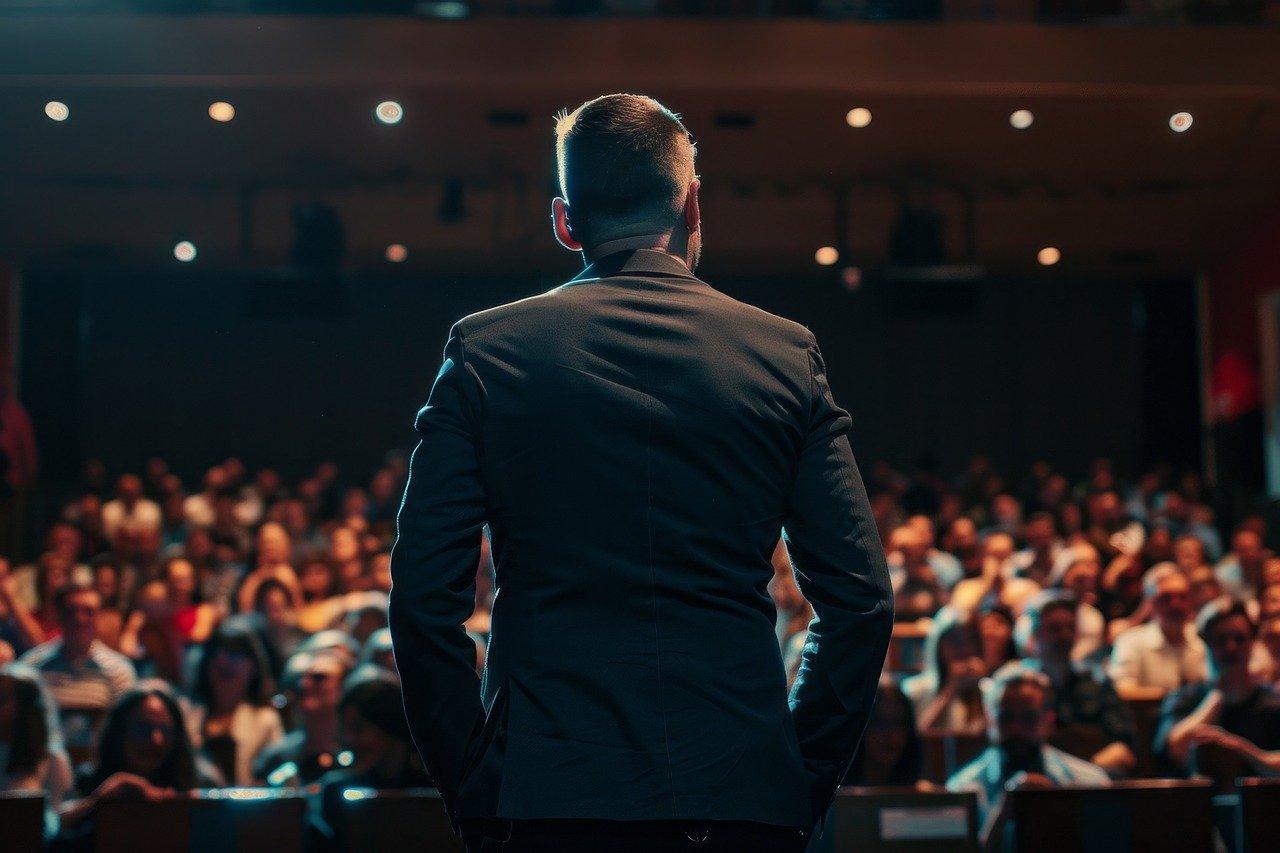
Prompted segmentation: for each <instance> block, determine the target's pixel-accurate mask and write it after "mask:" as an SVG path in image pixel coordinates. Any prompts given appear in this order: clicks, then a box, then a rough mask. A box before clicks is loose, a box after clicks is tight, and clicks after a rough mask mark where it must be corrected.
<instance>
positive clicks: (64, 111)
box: [44, 101, 71, 121]
mask: <svg viewBox="0 0 1280 853" xmlns="http://www.w3.org/2000/svg"><path fill="white" fill-rule="evenodd" d="M44 114H45V115H47V116H48V117H49V118H51V119H53V120H54V121H66V120H67V119H68V118H69V117H70V116H71V110H70V108H68V107H67V105H66V104H64V103H62V101H50V102H49V103H47V104H45V105H44Z"/></svg>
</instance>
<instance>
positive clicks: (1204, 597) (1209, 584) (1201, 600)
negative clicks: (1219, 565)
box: [1187, 565, 1222, 610]
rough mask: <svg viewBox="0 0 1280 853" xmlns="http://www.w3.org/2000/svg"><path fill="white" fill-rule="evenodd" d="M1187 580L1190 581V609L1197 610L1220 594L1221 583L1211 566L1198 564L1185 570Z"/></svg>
mask: <svg viewBox="0 0 1280 853" xmlns="http://www.w3.org/2000/svg"><path fill="white" fill-rule="evenodd" d="M1187 580H1188V581H1189V582H1190V583H1191V609H1192V610H1199V609H1200V608H1201V607H1204V606H1205V605H1206V604H1208V603H1209V602H1210V601H1213V600H1214V599H1215V598H1217V597H1218V596H1220V595H1222V583H1221V582H1220V581H1219V580H1218V573H1217V572H1215V571H1214V570H1213V566H1208V565H1199V566H1196V567H1195V568H1194V569H1192V570H1191V571H1189V572H1187Z"/></svg>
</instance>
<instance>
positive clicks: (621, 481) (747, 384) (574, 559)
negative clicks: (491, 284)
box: [392, 249, 891, 826]
mask: <svg viewBox="0 0 1280 853" xmlns="http://www.w3.org/2000/svg"><path fill="white" fill-rule="evenodd" d="M823 369H824V368H823V366H822V364H821V357H820V355H819V354H818V353H817V346H816V343H814V341H813V337H812V335H811V334H810V333H809V332H808V330H807V329H805V328H804V327H803V326H800V325H799V324H796V323H793V322H791V321H788V320H784V319H782V318H779V317H775V316H773V315H770V314H768V313H766V312H764V311H761V310H759V309H757V308H753V307H751V306H748V305H745V304H743V303H740V302H737V301H736V300H733V299H731V298H729V297H728V296H726V295H724V294H722V293H720V292H718V291H716V290H715V289H713V288H712V287H710V286H709V285H707V284H705V283H703V282H701V281H700V280H698V279H697V278H695V277H694V276H693V275H692V274H691V273H690V272H689V270H688V268H687V267H685V266H684V264H682V263H681V262H680V261H679V260H678V259H675V258H673V257H671V256H670V255H667V254H666V253H665V252H662V251H657V250H645V249H642V250H638V251H633V252H622V253H616V254H613V255H610V256H607V257H605V258H602V259H600V260H598V261H597V262H596V263H595V264H593V265H592V266H591V267H590V268H588V270H586V271H585V272H584V274H583V275H582V276H579V277H578V278H577V279H575V280H574V281H572V282H570V283H568V284H566V285H564V286H562V287H559V288H556V289H555V290H552V291H549V292H548V293H544V294H541V295H538V296H535V297H531V298H529V299H525V300H521V301H519V302H515V303H511V304H509V305H504V306H499V307H497V308H493V309H490V310H487V311H482V312H480V313H478V314H473V315H471V316H469V317H467V318H465V319H463V320H461V321H459V323H458V324H456V325H455V327H454V330H453V334H452V335H451V339H450V346H449V347H447V348H446V365H445V367H444V368H443V369H442V371H441V375H440V377H438V378H437V383H436V389H433V393H432V401H431V402H429V404H428V406H427V407H425V408H424V409H423V411H422V412H420V413H419V419H418V430H419V433H420V435H422V436H423V444H421V445H420V446H419V448H418V450H417V451H416V452H415V460H414V465H413V468H412V474H411V479H410V484H409V487H408V489H407V491H406V498H405V504H404V507H403V509H402V511H401V515H400V540H399V542H398V544H397V550H396V553H395V555H394V556H393V574H394V576H395V589H393V593H392V629H393V632H394V633H395V634H396V651H397V661H398V663H399V666H400V668H401V671H402V673H404V674H405V682H406V683H405V693H406V706H407V708H408V710H409V715H410V720H411V723H413V724H414V725H413V728H414V732H415V737H416V738H417V739H418V740H419V746H420V747H422V748H423V749H424V754H426V755H427V757H428V763H429V764H433V765H437V766H435V767H433V771H437V772H436V774H435V775H436V777H437V778H438V779H441V780H442V785H441V788H442V792H444V793H445V795H446V799H451V798H454V796H455V795H456V803H455V804H454V805H455V810H456V815H457V817H460V818H467V817H480V816H500V817H505V818H607V819H610V820H654V819H711V820H751V821H759V822H763V823H771V824H777V825H782V826H812V823H813V820H814V813H815V811H817V812H818V813H819V814H820V813H821V811H822V810H823V809H824V808H825V806H824V803H823V802H822V800H823V798H824V797H827V792H826V790H825V788H826V786H827V785H829V784H830V785H832V791H833V790H834V787H833V785H834V783H831V782H830V779H831V778H832V777H834V776H839V775H842V771H843V767H836V766H835V765H836V764H839V763H840V762H841V761H843V762H844V764H845V765H846V766H847V760H845V759H847V758H851V756H852V746H851V745H849V744H850V741H851V742H852V744H856V741H857V738H858V736H859V735H860V733H861V729H862V725H863V724H864V723H865V714H866V707H867V706H869V702H870V695H871V693H872V692H873V690H874V684H875V675H876V674H878V672H879V668H880V665H881V664H882V662H883V659H884V648H885V645H886V644H887V637H888V622H889V620H890V619H891V615H890V613H889V607H890V605H889V603H888V595H889V592H888V579H887V574H886V572H885V569H884V563H883V555H882V553H881V552H880V550H879V542H878V540H877V539H876V536H875V530H874V525H873V524H872V522H871V520H870V516H869V512H868V511H867V509H866V497H865V493H864V492H863V491H862V485H861V481H860V479H859V478H858V476H857V470H856V467H854V466H853V463H852V457H851V456H850V455H849V454H848V444H847V439H846V438H844V435H843V434H844V432H845V430H846V429H847V427H848V418H847V415H845V413H844V412H843V411H841V410H839V409H837V408H835V407H834V404H831V403H830V402H829V400H830V395H829V390H828V389H827V388H826V384H825V377H824V375H823ZM442 386H444V390H443V391H442V390H441V387H442ZM433 407H434V408H433ZM451 413H452V414H451ZM424 452H427V453H432V462H431V468H430V472H429V473H428V471H427V468H428V466H427V465H425V464H423V461H422V460H421V459H420V458H418V457H419V454H422V453H424ZM467 453H471V454H473V456H472V457H471V461H470V462H466V463H463V464H462V466H461V467H458V464H457V463H456V462H455V461H451V460H453V459H454V457H456V456H459V455H466V454H467ZM441 465H443V466H445V468H446V470H444V471H441V470H440V468H439V467H438V466H441ZM464 469H465V470H464ZM806 472H807V473H806ZM802 481H803V482H802ZM424 519H426V520H424ZM483 521H488V523H489V525H490V529H491V532H492V544H493V556H494V565H495V568H496V573H497V586H498V593H497V596H496V599H495V602H494V611H493V621H492V635H491V641H490V649H489V654H488V659H487V667H486V671H485V673H484V680H483V686H482V693H483V697H484V708H485V709H487V713H486V712H485V711H478V710H477V709H474V708H472V709H471V710H468V707H467V703H466V701H464V700H457V701H454V700H453V699H451V698H448V697H443V698H442V697H435V698H422V697H420V696H417V695H416V694H418V693H419V692H420V691H422V690H435V691H439V690H452V689H455V688H456V689H458V690H464V691H465V689H466V684H465V681H464V680H463V677H462V673H461V668H460V665H459V663H458V659H453V660H452V661H451V664H450V666H451V667H452V670H453V677H454V680H453V681H449V680H447V679H445V680H441V679H443V678H444V677H443V676H441V675H440V673H441V672H443V670H444V669H445V668H446V667H442V666H439V665H437V666H436V667H435V669H434V670H432V671H428V669H429V668H431V667H432V662H431V661H430V660H423V659H422V658H424V657H426V658H430V657H431V656H433V655H438V654H441V653H444V654H447V655H449V656H450V657H454V655H455V653H457V654H461V649H462V647H461V645H460V644H459V643H457V642H456V637H454V638H453V642H450V643H447V644H444V643H440V642H436V643H433V642H431V640H430V637H429V636H427V635H429V634H430V633H431V629H432V628H433V627H440V628H441V630H443V627H442V626H443V623H444V622H445V621H447V619H448V618H450V613H449V608H448V607H444V606H442V605H444V604H445V603H446V602H445V600H444V598H442V597H439V596H434V597H433V595H432V592H431V589H429V588H426V587H424V586H422V585H421V584H422V583H423V582H429V580H430V578H428V579H427V581H423V579H422V577H421V576H420V575H419V572H423V573H426V574H428V575H430V574H432V572H433V570H432V569H431V568H430V567H431V566H432V565H433V564H437V565H438V564H442V560H441V557H440V554H441V551H442V549H443V550H446V551H452V552H454V557H453V562H452V563H451V565H452V566H453V567H454V568H453V569H451V571H452V572H455V573H456V574H454V575H453V576H452V577H451V578H449V579H448V580H449V583H448V588H449V589H450V590H451V594H452V599H451V600H450V601H449V602H447V603H448V604H449V605H450V606H451V607H453V608H454V609H453V610H452V617H453V618H456V617H457V615H458V614H459V613H462V609H463V608H465V607H466V602H465V591H464V590H462V589H461V584H464V583H466V582H467V580H468V579H467V578H466V576H465V572H467V571H470V572H472V573H474V568H475V563H474V561H472V562H470V565H469V566H467V561H468V560H469V559H471V554H472V552H471V550H470V545H469V544H468V542H467V540H466V537H467V536H470V535H474V533H475V532H476V530H478V524H479V523H481V522H483ZM784 522H787V524H788V536H789V538H791V539H792V541H793V548H792V550H793V555H794V557H795V559H796V562H797V568H798V572H799V576H800V582H801V586H802V588H803V589H805V591H806V593H807V594H809V595H810V598H811V599H814V598H815V595H814V593H818V595H817V598H818V599H819V600H815V601H814V603H815V609H816V610H817V612H818V616H819V618H820V619H821V618H822V617H823V615H824V613H823V611H824V610H827V612H828V613H831V612H832V611H831V610H829V609H828V608H827V607H826V606H825V605H827V604H832V605H834V606H835V607H837V608H838V609H839V610H840V611H841V615H840V616H839V618H838V619H833V620H828V621H826V622H825V624H827V625H828V626H829V630H828V631H827V634H828V635H830V636H831V637H832V639H830V640H828V643H827V649H826V651H824V654H826V655H827V656H828V657H830V656H831V655H833V654H835V653H836V651H837V650H838V648H843V652H842V653H843V654H844V655H845V656H846V657H848V658H849V659H848V660H847V661H846V664H847V668H846V670H845V671H843V672H836V671H830V672H806V669H803V668H802V674H801V678H800V681H801V682H807V684H808V687H807V688H804V687H798V688H797V692H803V691H804V690H806V689H807V690H808V691H809V692H810V693H811V694H812V699H811V701H810V702H808V703H807V704H806V708H807V709H808V711H810V712H812V713H813V715H814V716H813V719H811V720H807V721H804V722H801V720H800V717H801V716H802V715H803V714H804V713H805V712H804V711H803V710H801V709H797V713H796V715H795V717H794V718H793V713H792V710H791V709H790V708H789V707H788V701H787V696H786V690H785V674H784V670H783V666H782V661H781V657H780V653H779V649H778V645H777V642H776V637H775V634H774V618H775V611H774V606H773V603H772V601H771V599H770V597H769V594H768V591H767V584H768V582H769V580H770V579H771V578H772V568H771V565H770V555H771V554H772V552H773V549H774V547H775V545H776V544H777V540H778V535H779V530H780V528H781V526H782V525H783V523H784ZM442 536H443V537H444V539H445V540H447V541H448V542H452V543H454V544H453V545H452V547H449V546H438V547H436V548H435V550H431V549H429V548H428V547H427V546H426V545H425V544H424V545H422V546H421V547H419V546H417V545H415V542H417V541H420V540H425V539H426V538H428V537H434V538H435V539H436V541H437V542H440V541H441V537H442ZM797 536H798V537H799V539H798V540H797ZM470 580H471V581H472V582H473V580H474V578H471V579H470ZM435 582H436V583H437V585H438V584H439V583H441V582H442V579H441V578H439V577H436V578H435ZM436 591H437V592H439V587H438V586H437V587H436ZM822 598H827V600H826V601H823V600H820V599H822ZM424 609H425V610H427V611H429V613H430V615H429V617H428V618H427V619H425V620H424V619H423V618H422V616H421V612H422V611H423V610H424ZM415 614H416V616H415ZM463 616H464V617H465V614H463ZM415 618H416V620H417V624H416V625H411V624H410V623H411V622H412V621H413V620H414V619H415ZM455 624H456V623H455ZM816 633H817V636H815V637H814V638H813V639H814V640H817V639H818V638H819V637H820V636H821V634H822V633H823V632H822V631H817V632H816ZM849 641H854V643H853V645H852V646H851V645H850V642H849ZM859 641H860V642H859ZM410 656H412V658H413V659H410ZM806 657H807V659H809V661H808V662H809V664H810V666H809V667H808V669H812V668H813V666H812V665H813V663H814V661H813V659H814V658H816V657H817V649H816V644H815V648H814V649H813V650H812V654H808V655H806ZM415 672H418V673H419V674H420V678H419V675H415ZM868 673H870V677H869V678H868V677H867V674H868ZM863 682H866V683H865V684H864V683H863ZM795 699H796V697H793V701H795ZM470 713H475V714H476V725H475V726H474V727H473V728H472V737H471V739H470V741H469V742H468V744H467V747H466V748H465V749H464V750H462V751H461V752H460V753H457V754H449V750H448V748H447V747H441V750H440V751H439V753H438V754H437V755H436V756H434V760H433V756H432V754H431V753H432V751H433V750H432V749H431V747H430V745H424V744H423V743H422V740H423V739H424V737H432V735H428V734H427V730H428V729H429V728H430V727H431V726H432V725H438V726H442V727H444V728H448V727H449V726H450V725H451V724H452V725H454V726H455V727H463V728H464V729H465V726H466V723H467V718H468V715H469V714H470ZM415 718H416V719H415ZM481 721H483V725H482V726H481V725H480V722H481ZM797 724H799V725H801V726H803V727H804V728H805V729H806V731H801V732H797ZM836 729H841V730H840V731H836ZM846 729H853V731H847V730H846ZM835 743H838V744H839V746H838V748H836V749H835V750H834V753H833V754H832V755H831V756H828V755H827V754H825V753H824V751H823V750H825V749H827V748H828V746H829V745H830V744H835ZM845 750H847V751H848V753H849V754H848V755H844V754H843V753H844V751H845ZM827 762H830V763H831V766H830V767H828V766H825V765H826V763H827ZM442 764H443V765H445V766H443V767H441V766H440V765H442ZM450 764H453V765H454V766H448V765H450ZM440 771H442V772H440ZM455 782H456V790H450V788H451V787H453V784H452V783H455ZM828 800H829V797H828Z"/></svg>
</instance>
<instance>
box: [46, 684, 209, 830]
mask: <svg viewBox="0 0 1280 853" xmlns="http://www.w3.org/2000/svg"><path fill="white" fill-rule="evenodd" d="M224 784H226V783H225V781H224V780H223V779H222V778H221V776H220V775H219V774H218V772H217V770H216V769H215V768H211V767H208V766H207V765H206V764H205V763H204V762H201V761H200V760H198V759H197V756H196V751H195V749H194V748H193V747H192V745H191V739H190V738H189V737H188V735H187V726H186V722H185V720H184V718H183V714H182V708H181V706H180V705H179V704H178V700H177V697H176V696H175V695H174V693H173V691H172V690H171V689H170V688H169V686H168V685H167V684H165V683H164V682H163V681H160V680H159V679H147V680H144V681H140V682H138V684H137V685H136V686H134V687H133V688H132V689H130V690H129V691H128V692H127V693H125V694H124V695H123V696H121V697H120V700H119V701H118V702H116V704H115V706H114V707H113V708H112V709H111V712H110V713H109V714H108V715H107V719H106V723H105V725H104V726H103V728H102V734H101V735H100V736H99V739H98V763H97V766H96V767H95V768H93V770H92V772H90V773H89V774H88V775H87V776H86V777H84V779H83V780H82V781H81V784H79V785H78V788H79V790H80V792H81V793H82V794H83V796H81V797H80V798H79V799H76V800H72V801H70V802H67V803H65V804H64V805H63V807H62V810H61V817H62V827H63V830H64V831H66V830H68V829H75V828H77V827H80V826H81V825H83V824H85V823H86V821H88V820H89V819H91V818H92V816H93V813H94V810H95V809H96V808H97V805H98V803H100V802H103V801H104V800H112V799H121V798H141V799H147V800H158V799H163V798H164V797H166V796H172V795H173V794H174V793H175V792H183V791H191V790H194V789H195V788H201V787H219V786H221V785H224Z"/></svg>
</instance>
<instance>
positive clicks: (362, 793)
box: [342, 788, 370, 803]
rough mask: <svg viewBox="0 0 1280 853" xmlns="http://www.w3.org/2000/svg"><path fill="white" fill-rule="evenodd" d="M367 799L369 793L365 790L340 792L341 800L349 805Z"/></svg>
mask: <svg viewBox="0 0 1280 853" xmlns="http://www.w3.org/2000/svg"><path fill="white" fill-rule="evenodd" d="M369 797H370V792H369V790H368V789H367V788H348V789H347V790H345V791H343V792H342V799H344V800H346V801H347V802H349V803H355V802H359V801H360V800H367V799H369Z"/></svg>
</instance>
